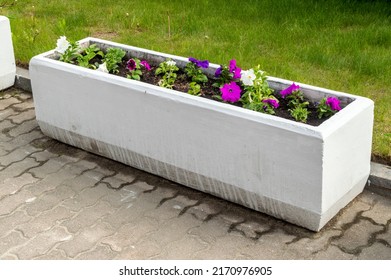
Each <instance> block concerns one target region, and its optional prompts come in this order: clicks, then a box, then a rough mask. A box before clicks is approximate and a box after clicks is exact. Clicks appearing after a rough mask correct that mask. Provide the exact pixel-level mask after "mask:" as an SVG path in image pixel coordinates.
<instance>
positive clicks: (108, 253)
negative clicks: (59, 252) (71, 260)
mask: <svg viewBox="0 0 391 280" xmlns="http://www.w3.org/2000/svg"><path fill="white" fill-rule="evenodd" d="M117 255H118V254H117V253H116V252H113V251H112V250H111V249H110V247H109V246H104V245H98V246H96V247H95V248H92V249H91V251H88V252H85V253H81V254H80V255H78V256H77V257H76V258H75V259H77V260H112V259H114V258H115V257H116V256H117Z"/></svg>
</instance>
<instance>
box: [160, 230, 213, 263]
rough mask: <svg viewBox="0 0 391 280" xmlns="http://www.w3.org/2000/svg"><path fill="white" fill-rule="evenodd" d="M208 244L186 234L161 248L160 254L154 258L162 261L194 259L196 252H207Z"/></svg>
mask: <svg viewBox="0 0 391 280" xmlns="http://www.w3.org/2000/svg"><path fill="white" fill-rule="evenodd" d="M208 247H209V244H207V243H206V242H204V241H202V240H200V239H199V238H197V237H196V236H193V235H189V234H186V235H184V236H183V237H182V238H181V239H179V240H175V241H173V242H171V243H169V244H167V245H166V246H164V247H163V250H162V253H161V254H159V255H158V256H156V257H157V258H158V259H164V260H178V259H179V260H187V259H194V258H195V255H196V254H197V253H198V252H202V251H204V250H207V249H208Z"/></svg>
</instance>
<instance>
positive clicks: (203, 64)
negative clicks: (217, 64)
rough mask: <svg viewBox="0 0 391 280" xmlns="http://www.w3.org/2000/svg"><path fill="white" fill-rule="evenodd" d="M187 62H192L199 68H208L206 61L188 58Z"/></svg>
mask: <svg viewBox="0 0 391 280" xmlns="http://www.w3.org/2000/svg"><path fill="white" fill-rule="evenodd" d="M189 61H190V62H193V63H194V64H195V65H197V67H199V68H208V67H209V61H208V60H198V59H195V58H194V57H189Z"/></svg>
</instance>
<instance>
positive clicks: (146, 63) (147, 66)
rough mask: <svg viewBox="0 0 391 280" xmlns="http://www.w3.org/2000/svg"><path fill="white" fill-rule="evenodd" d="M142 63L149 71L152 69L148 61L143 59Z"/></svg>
mask: <svg viewBox="0 0 391 280" xmlns="http://www.w3.org/2000/svg"><path fill="white" fill-rule="evenodd" d="M140 64H141V65H142V66H144V67H145V69H147V70H148V71H149V70H151V66H149V64H148V62H147V61H146V60H143V61H141V62H140Z"/></svg>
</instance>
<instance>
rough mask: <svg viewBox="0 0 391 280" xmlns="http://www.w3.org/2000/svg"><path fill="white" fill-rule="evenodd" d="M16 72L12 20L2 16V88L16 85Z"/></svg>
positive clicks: (0, 77)
mask: <svg viewBox="0 0 391 280" xmlns="http://www.w3.org/2000/svg"><path fill="white" fill-rule="evenodd" d="M15 73H16V66H15V57H14V48H13V46H12V37H11V27H10V22H9V20H8V18H6V17H4V16H0V90H3V89H6V88H9V87H12V86H13V85H14V82H15Z"/></svg>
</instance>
